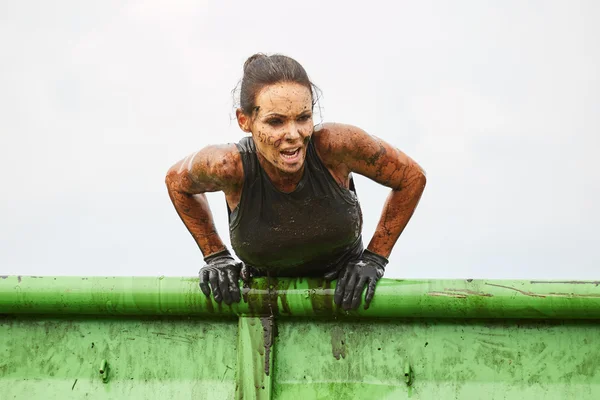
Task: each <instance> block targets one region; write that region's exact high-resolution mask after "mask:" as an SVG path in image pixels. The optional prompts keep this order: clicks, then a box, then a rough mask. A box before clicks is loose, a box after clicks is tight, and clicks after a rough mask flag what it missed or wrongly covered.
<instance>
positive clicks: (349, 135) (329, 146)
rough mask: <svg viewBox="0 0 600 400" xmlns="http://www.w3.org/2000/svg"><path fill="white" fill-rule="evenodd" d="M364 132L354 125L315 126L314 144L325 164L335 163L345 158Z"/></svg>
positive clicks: (330, 123) (324, 124)
mask: <svg viewBox="0 0 600 400" xmlns="http://www.w3.org/2000/svg"><path fill="white" fill-rule="evenodd" d="M361 133H363V131H362V130H361V129H360V128H358V127H356V126H353V125H348V124H341V123H337V122H327V123H323V124H319V125H316V126H315V129H314V132H313V143H314V145H315V149H316V150H317V153H318V154H319V156H320V157H321V159H322V160H323V162H325V163H328V162H335V161H336V160H338V159H340V158H341V157H343V156H344V155H345V154H346V153H347V152H348V149H349V148H351V147H352V146H353V145H354V143H355V138H356V136H357V135H360V134H361Z"/></svg>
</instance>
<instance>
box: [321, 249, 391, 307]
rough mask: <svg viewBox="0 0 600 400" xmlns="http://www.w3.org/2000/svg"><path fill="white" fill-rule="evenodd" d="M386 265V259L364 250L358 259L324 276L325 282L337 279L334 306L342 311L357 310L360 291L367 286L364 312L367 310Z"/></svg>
mask: <svg viewBox="0 0 600 400" xmlns="http://www.w3.org/2000/svg"><path fill="white" fill-rule="evenodd" d="M387 263H388V259H387V258H385V257H383V256H380V255H379V254H376V253H373V252H372V251H369V250H366V249H365V250H364V251H363V253H362V256H361V257H360V258H359V259H356V260H352V261H350V262H349V263H348V264H347V265H346V266H345V267H344V268H342V269H341V270H339V271H335V272H330V273H329V274H326V275H325V279H326V280H333V279H335V278H336V277H337V278H338V281H337V286H336V287H335V294H334V296H333V301H334V302H335V304H337V305H338V307H339V306H342V307H343V308H344V310H350V309H356V308H358V306H359V305H360V298H361V296H362V291H363V289H364V287H365V285H368V286H367V294H366V295H365V310H366V309H367V308H369V305H370V304H371V300H372V299H373V295H374V294H375V285H376V284H377V281H378V280H379V279H381V277H382V276H383V273H384V272H385V266H386V265H387Z"/></svg>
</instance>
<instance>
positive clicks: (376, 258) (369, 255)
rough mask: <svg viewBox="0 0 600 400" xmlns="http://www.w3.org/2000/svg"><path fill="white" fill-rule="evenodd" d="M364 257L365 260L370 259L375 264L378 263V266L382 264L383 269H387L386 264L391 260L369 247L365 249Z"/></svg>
mask: <svg viewBox="0 0 600 400" xmlns="http://www.w3.org/2000/svg"><path fill="white" fill-rule="evenodd" d="M362 258H363V260H368V261H372V262H374V263H375V264H377V265H378V266H380V267H381V268H383V269H385V266H386V265H387V264H388V262H389V260H388V259H387V258H385V257H384V256H382V255H380V254H377V253H375V252H372V251H371V250H369V249H364V250H363V253H362Z"/></svg>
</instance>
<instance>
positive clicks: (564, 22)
mask: <svg viewBox="0 0 600 400" xmlns="http://www.w3.org/2000/svg"><path fill="white" fill-rule="evenodd" d="M599 20H600V2H597V1H574V0H568V1H567V0H565V1H548V0H545V1H542V0H540V1H529V2H523V1H485V2H483V1H453V2H446V1H433V2H432V1H419V2H416V1H394V2H393V1H360V2H349V1H297V2H283V1H253V2H247V1H246V2H244V1H242V2H240V1H235V2H234V1H231V0H229V1H226V0H220V1H216V0H214V1H174V0H169V1H167V0H164V1H162V0H152V1H148V0H145V1H123V0H119V1H102V2H91V1H86V2H82V1H53V2H45V1H18V2H17V1H2V2H0V49H1V51H0V72H1V73H0V135H1V136H0V174H1V175H0V177H1V178H2V195H1V196H0V273H6V274H24V275H28V274H33V275H36V274H37V275H169V276H180V275H194V274H196V273H197V271H198V269H199V268H200V267H201V266H202V254H201V253H200V251H199V250H198V248H197V247H196V245H195V243H194V241H193V240H192V238H191V236H190V235H189V233H188V232H187V230H186V229H185V227H184V225H183V224H182V222H181V221H180V220H179V217H178V216H177V215H176V213H175V211H174V208H173V206H172V205H171V203H170V200H169V197H168V195H167V192H166V189H165V186H164V176H165V172H166V170H167V169H168V168H169V167H170V166H171V165H172V164H174V163H175V162H176V161H177V160H179V159H181V158H183V157H185V156H186V155H187V154H189V153H192V152H194V151H196V150H198V149H199V148H202V147H203V146H206V145H208V144H213V143H225V142H237V141H238V140H239V139H240V138H241V137H242V136H243V135H244V133H243V132H242V131H241V130H239V128H238V127H237V124H236V123H235V121H233V120H232V117H233V115H234V114H233V102H232V97H231V90H232V89H233V88H234V86H235V85H236V83H237V82H238V80H239V79H240V78H241V73H242V65H243V63H244V61H245V59H246V58H247V57H248V56H250V55H252V54H253V53H255V52H266V53H275V52H278V53H282V54H286V55H289V56H291V57H294V58H296V59H297V60H298V61H299V62H300V63H301V64H303V65H304V67H305V68H306V70H307V72H308V74H309V75H310V77H311V78H312V79H313V81H314V82H315V83H316V84H317V85H318V86H319V87H320V88H321V89H322V91H323V97H322V99H321V106H322V117H319V118H317V119H318V120H321V118H322V120H323V121H335V122H343V123H348V124H353V125H356V126H359V127H361V128H363V129H365V130H366V131H367V132H369V133H371V134H373V135H376V136H379V137H381V138H383V139H384V140H387V141H388V142H390V143H392V144H393V145H395V146H397V147H398V148H400V149H401V150H403V151H404V152H406V153H407V154H408V155H409V156H411V157H412V158H414V159H415V160H416V161H417V162H419V163H420V164H421V166H422V167H423V168H424V169H425V170H426V172H427V177H428V185H427V188H426V190H425V193H424V195H423V198H422V200H421V203H420V204H419V207H418V209H417V211H416V213H415V214H414V216H413V218H412V220H411V221H410V223H409V225H408V227H407V229H406V230H405V232H404V233H403V235H402V236H401V238H400V240H399V242H398V243H397V245H396V247H395V248H394V251H393V253H392V256H391V258H390V265H389V267H388V269H387V272H386V276H387V277H396V278H402V277H406V278H503V279H509V278H512V279H526V278H548V279H555V278H556V279H562V278H572V279H598V278H600V271H599V268H598V267H600V233H599V232H598V230H599V229H600V207H599V206H598V204H599V202H600V179H599V175H600V161H599V160H598V156H597V153H598V151H599V150H600V81H599V79H598V71H600V25H599V24H598V21H599ZM356 183H357V190H358V194H359V199H360V201H361V204H362V208H363V213H364V220H365V223H364V232H363V235H364V240H365V243H368V241H369V240H370V238H371V235H372V234H373V231H374V228H375V225H376V223H377V221H378V218H379V215H380V212H381V208H382V205H383V201H384V199H385V197H386V195H387V189H386V188H383V187H380V186H378V185H377V184H375V183H373V182H371V181H369V180H367V179H364V178H361V177H359V178H357V182H356ZM209 199H210V202H211V206H212V209H213V214H214V216H215V219H216V222H217V228H218V229H219V232H220V233H221V236H222V238H223V239H224V240H225V241H226V242H227V243H228V244H229V237H228V228H227V216H226V208H225V200H224V196H223V194H222V193H216V194H211V195H210V197H209Z"/></svg>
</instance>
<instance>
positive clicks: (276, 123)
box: [267, 118, 283, 126]
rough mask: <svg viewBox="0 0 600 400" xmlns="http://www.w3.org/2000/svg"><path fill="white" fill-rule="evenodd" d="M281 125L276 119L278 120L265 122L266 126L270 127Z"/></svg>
mask: <svg viewBox="0 0 600 400" xmlns="http://www.w3.org/2000/svg"><path fill="white" fill-rule="evenodd" d="M282 123H283V121H282V120H280V119H278V118H274V119H270V120H268V121H267V124H269V125H271V126H279V125H281V124H282Z"/></svg>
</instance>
